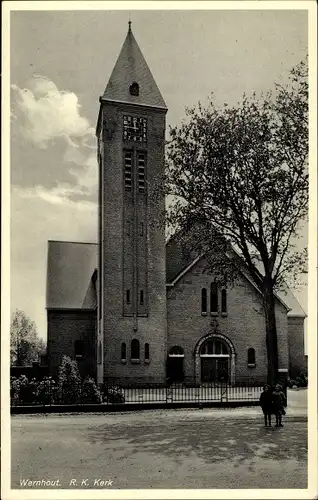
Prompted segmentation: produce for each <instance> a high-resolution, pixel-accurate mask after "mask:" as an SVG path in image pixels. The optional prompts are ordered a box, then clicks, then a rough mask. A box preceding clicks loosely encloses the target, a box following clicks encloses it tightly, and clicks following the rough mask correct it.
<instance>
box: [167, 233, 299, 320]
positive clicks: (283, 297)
mask: <svg viewBox="0 0 318 500" xmlns="http://www.w3.org/2000/svg"><path fill="white" fill-rule="evenodd" d="M233 250H234V249H233ZM234 251H235V250H234ZM235 252H236V251H235ZM236 253H237V252H236ZM202 258H204V255H198V254H195V253H194V252H189V251H186V250H185V249H184V247H183V245H182V244H180V242H179V238H178V234H175V235H172V236H171V237H170V238H169V240H168V241H167V243H166V279H167V286H170V287H173V286H174V285H175V284H176V283H177V282H178V281H179V280H180V279H181V278H182V277H183V276H184V275H185V274H187V273H188V272H189V271H190V270H191V269H192V268H193V267H194V266H195V265H196V264H197V262H199V261H200V260H201V259H202ZM242 275H243V276H244V277H245V278H246V279H247V280H248V281H249V282H250V283H251V285H252V286H253V287H254V288H255V289H256V290H257V291H258V292H259V293H260V294H261V293H262V292H261V290H260V288H259V287H258V285H257V283H255V282H254V280H253V279H252V278H251V277H250V276H249V274H248V272H244V270H242ZM275 296H276V298H277V299H278V300H279V301H280V302H281V304H282V305H283V306H284V307H285V308H286V309H287V311H288V312H287V316H288V317H299V318H306V317H307V315H306V313H305V311H304V310H303V309H302V307H301V305H300V304H299V302H298V300H297V299H296V297H295V296H294V294H293V293H292V291H291V290H290V289H289V287H288V286H287V285H286V287H285V289H284V290H278V291H275Z"/></svg>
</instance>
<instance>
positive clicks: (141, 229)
mask: <svg viewBox="0 0 318 500" xmlns="http://www.w3.org/2000/svg"><path fill="white" fill-rule="evenodd" d="M143 235H144V223H143V222H141V223H140V236H143Z"/></svg>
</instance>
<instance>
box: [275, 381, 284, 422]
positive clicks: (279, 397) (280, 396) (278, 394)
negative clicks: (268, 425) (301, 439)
mask: <svg viewBox="0 0 318 500" xmlns="http://www.w3.org/2000/svg"><path fill="white" fill-rule="evenodd" d="M272 398H273V413H274V414H275V417H276V426H275V427H283V424H282V415H285V414H286V412H285V408H284V407H285V406H286V397H285V394H284V393H283V391H282V388H281V386H280V385H279V384H276V386H275V389H274V390H273V392H272Z"/></svg>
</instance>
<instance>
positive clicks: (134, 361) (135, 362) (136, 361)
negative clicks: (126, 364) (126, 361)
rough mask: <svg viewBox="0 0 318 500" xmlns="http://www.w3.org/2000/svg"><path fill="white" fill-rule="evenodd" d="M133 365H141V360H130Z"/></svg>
mask: <svg viewBox="0 0 318 500" xmlns="http://www.w3.org/2000/svg"><path fill="white" fill-rule="evenodd" d="M130 362H131V364H133V365H139V364H140V359H136V358H132V359H131V360H130Z"/></svg>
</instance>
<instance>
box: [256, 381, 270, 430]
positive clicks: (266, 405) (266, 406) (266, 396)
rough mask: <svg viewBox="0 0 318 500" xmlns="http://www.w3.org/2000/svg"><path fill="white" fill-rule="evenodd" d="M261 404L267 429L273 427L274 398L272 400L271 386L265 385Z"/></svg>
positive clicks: (260, 400)
mask: <svg viewBox="0 0 318 500" xmlns="http://www.w3.org/2000/svg"><path fill="white" fill-rule="evenodd" d="M259 403H260V405H261V408H262V410H263V413H264V420H265V427H267V421H268V426H269V427H271V426H272V412H273V398H272V390H271V388H270V386H269V385H265V387H264V391H263V392H262V394H261V397H260V399H259Z"/></svg>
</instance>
